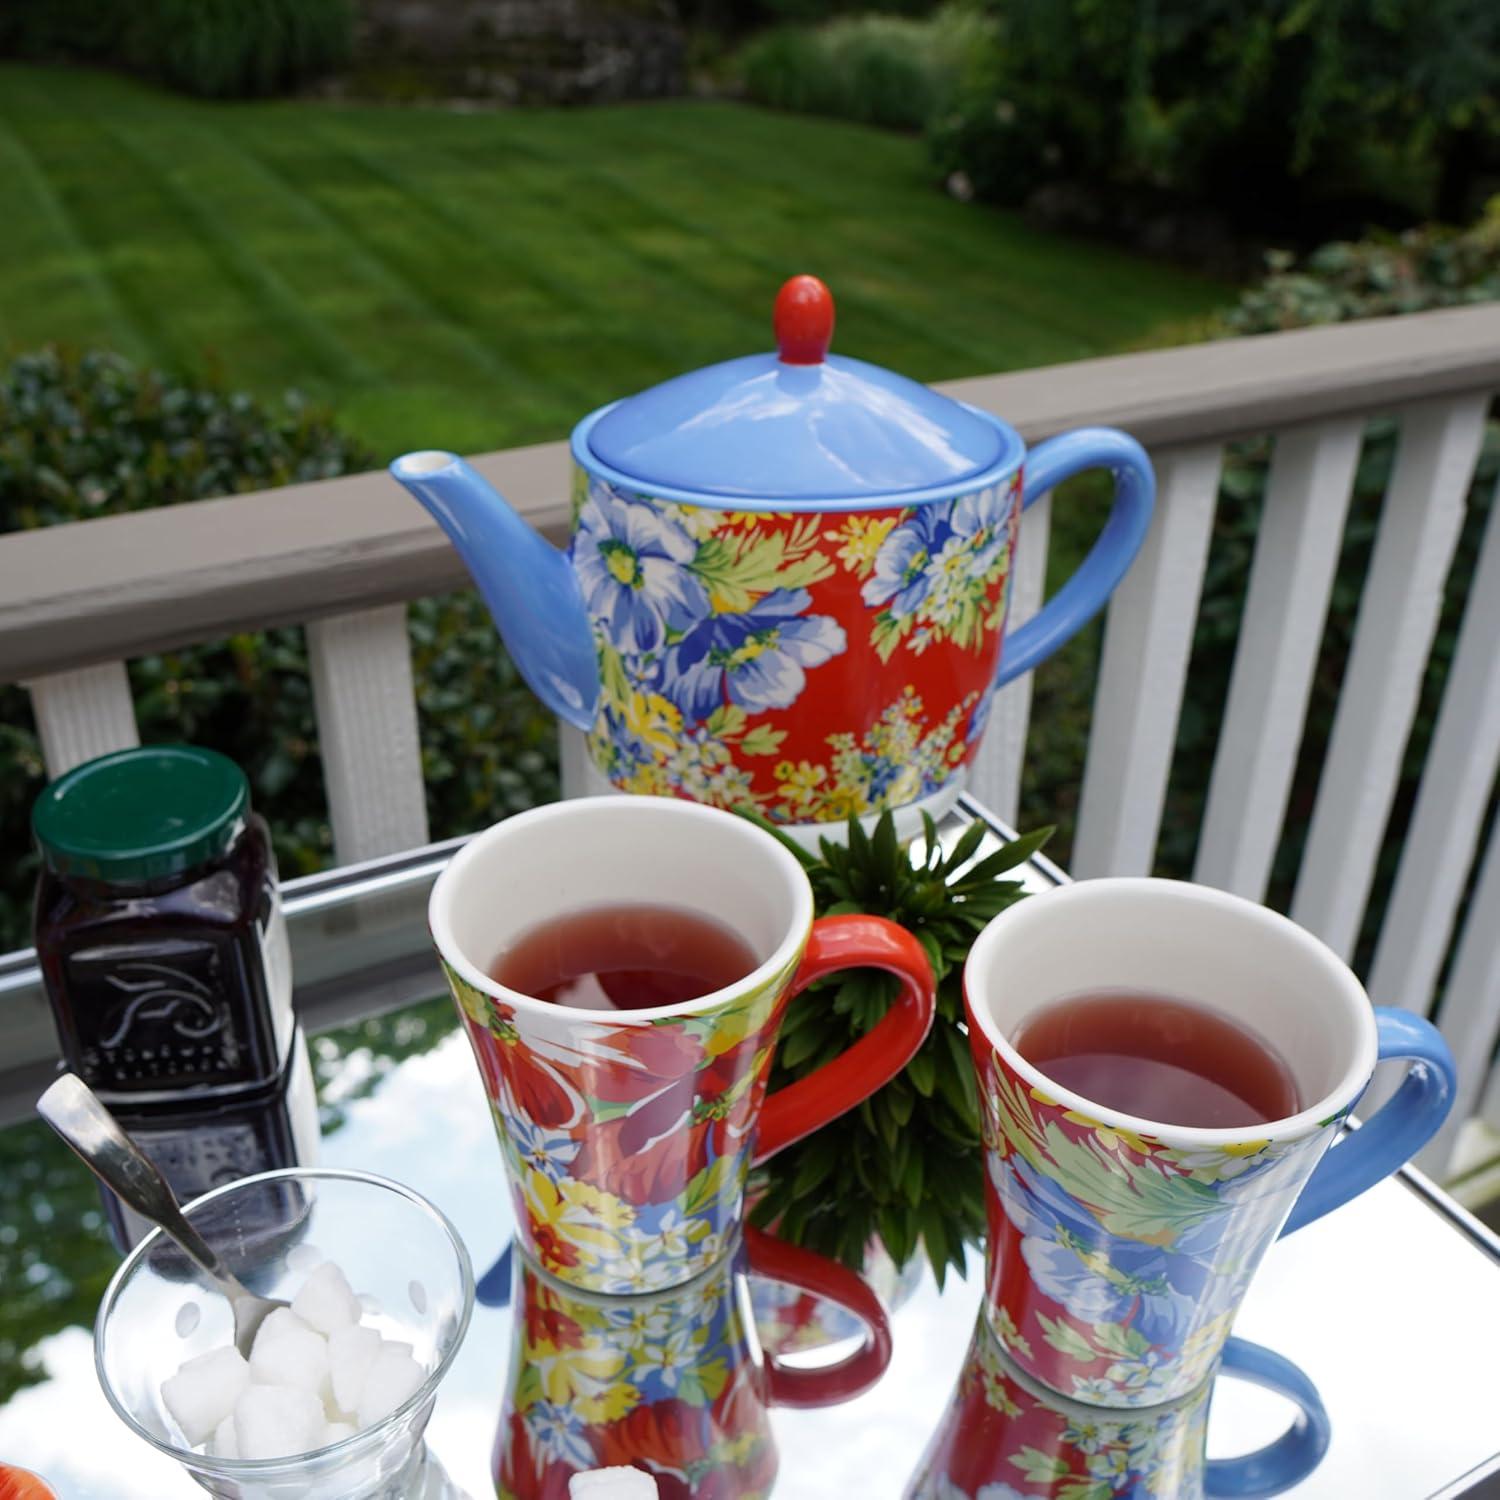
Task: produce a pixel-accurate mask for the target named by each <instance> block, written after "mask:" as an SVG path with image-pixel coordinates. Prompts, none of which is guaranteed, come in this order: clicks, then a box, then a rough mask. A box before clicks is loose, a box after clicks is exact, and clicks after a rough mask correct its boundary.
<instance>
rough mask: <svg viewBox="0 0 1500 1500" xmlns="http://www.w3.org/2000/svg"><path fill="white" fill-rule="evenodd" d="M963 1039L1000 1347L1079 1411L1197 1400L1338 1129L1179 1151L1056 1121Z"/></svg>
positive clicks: (1057, 1110)
mask: <svg viewBox="0 0 1500 1500" xmlns="http://www.w3.org/2000/svg"><path fill="white" fill-rule="evenodd" d="M970 1040H971V1044H972V1045H973V1048H974V1053H975V1062H976V1066H977V1068H978V1071H979V1078H980V1093H981V1098H982V1106H983V1116H984V1133H985V1144H986V1148H987V1150H986V1161H987V1170H988V1173H989V1186H990V1189H991V1191H990V1192H989V1193H988V1195H987V1200H988V1212H989V1221H990V1222H989V1242H990V1253H989V1258H988V1266H987V1274H988V1277H989V1297H988V1301H987V1315H988V1316H989V1319H990V1326H991V1328H992V1330H993V1332H994V1335H995V1337H996V1338H997V1339H998V1340H999V1342H1000V1343H1001V1345H1003V1346H1004V1348H1005V1349H1006V1350H1007V1352H1008V1353H1009V1355H1010V1357H1011V1358H1012V1359H1014V1360H1015V1361H1016V1363H1017V1364H1018V1365H1019V1366H1020V1367H1021V1368H1022V1369H1023V1370H1025V1371H1026V1373H1028V1374H1029V1375H1031V1376H1033V1377H1034V1378H1035V1379H1038V1380H1041V1381H1042V1382H1044V1383H1045V1384H1046V1385H1047V1386H1049V1387H1050V1388H1051V1389H1053V1390H1056V1391H1059V1392H1061V1393H1062V1394H1064V1395H1067V1396H1071V1397H1074V1398H1076V1399H1078V1400H1080V1401H1085V1402H1090V1403H1093V1404H1096V1405H1100V1406H1114V1407H1126V1406H1150V1405H1154V1404H1157V1403H1159V1402H1163V1401H1168V1400H1172V1399H1175V1398H1177V1397H1180V1396H1183V1395H1185V1394H1187V1393H1188V1392H1190V1391H1192V1390H1194V1389H1196V1388H1197V1387H1198V1386H1199V1385H1201V1384H1202V1382H1203V1381H1204V1380H1206V1379H1207V1378H1208V1375H1209V1373H1210V1372H1211V1371H1212V1369H1213V1368H1214V1365H1215V1362H1216V1361H1217V1360H1218V1357H1219V1354H1220V1352H1221V1351H1222V1349H1223V1345H1224V1341H1225V1339H1226V1338H1227V1337H1228V1336H1229V1328H1230V1324H1231V1323H1232V1321H1233V1319H1234V1315H1235V1312H1236V1311H1237V1310H1238V1308H1239V1304H1240V1301H1241V1300H1242V1298H1243V1297H1244V1294H1245V1291H1246V1289H1247V1288H1248V1286H1249V1283H1250V1280H1251V1277H1252V1276H1253V1274H1254V1272H1255V1269H1256V1267H1257V1266H1258V1265H1259V1263H1260V1259H1261V1256H1262V1255H1263V1254H1264V1252H1265V1250H1266V1248H1267V1246H1268V1245H1269V1244H1270V1243H1271V1241H1272V1240H1273V1239H1274V1238H1275V1237H1276V1234H1277V1233H1278V1231H1279V1230H1280V1228H1281V1225H1282V1223H1283V1221H1284V1220H1285V1218H1286V1216H1287V1214H1288V1213H1289V1212H1290V1211H1291V1208H1292V1204H1293V1202H1294V1201H1295V1199H1296V1196H1297V1194H1298V1192H1300V1191H1301V1188H1302V1185H1303V1183H1304V1182H1305V1181H1306V1180H1307V1177H1308V1175H1309V1174H1310V1173H1311V1172H1312V1169H1313V1168H1314V1167H1315V1166H1316V1165H1317V1162H1318V1160H1319V1158H1320V1157H1321V1156H1322V1154H1323V1151H1324V1149H1325V1148H1326V1147H1327V1145H1328V1144H1329V1142H1330V1141H1331V1139H1332V1137H1333V1134H1334V1130H1335V1128H1336V1126H1337V1123H1338V1122H1337V1120H1329V1121H1325V1122H1323V1126H1322V1128H1320V1129H1319V1130H1317V1131H1316V1132H1315V1133H1314V1134H1313V1135H1311V1136H1307V1137H1303V1138H1301V1139H1299V1140H1294V1141H1290V1142H1280V1143H1273V1142H1271V1141H1269V1140H1267V1141H1255V1142H1251V1143H1249V1144H1247V1145H1243V1146H1234V1147H1229V1148H1226V1149H1222V1150H1204V1151H1183V1150H1180V1149H1177V1148H1174V1147H1171V1146H1167V1145H1165V1144H1164V1143H1162V1142H1160V1141H1158V1140H1155V1139H1154V1138H1152V1137H1150V1136H1145V1135H1137V1134H1134V1133H1132V1132H1129V1131H1125V1130H1120V1129H1115V1128H1112V1127H1111V1126H1109V1125H1106V1124H1104V1123H1102V1122H1100V1121H1097V1120H1093V1119H1091V1118H1089V1117H1088V1116H1086V1115H1083V1114H1080V1113H1077V1112H1075V1111H1072V1110H1068V1109H1065V1108H1064V1107H1063V1106H1062V1105H1061V1104H1059V1103H1057V1102H1056V1101H1054V1100H1052V1099H1050V1098H1048V1097H1047V1095H1046V1094H1045V1093H1043V1092H1042V1091H1041V1090H1039V1089H1033V1088H1031V1087H1030V1086H1029V1085H1028V1084H1027V1083H1026V1082H1025V1081H1024V1080H1023V1079H1022V1078H1020V1077H1019V1076H1018V1075H1017V1074H1015V1073H1014V1072H1013V1071H1012V1070H1011V1069H1010V1067H1009V1066H1008V1065H1007V1063H1006V1062H1005V1060H1004V1059H1003V1058H1001V1057H1000V1056H998V1054H996V1053H994V1052H993V1051H992V1049H991V1048H990V1047H989V1045H988V1043H987V1042H985V1041H984V1039H983V1036H982V1033H980V1032H979V1030H978V1028H977V1027H974V1028H971V1031H970Z"/></svg>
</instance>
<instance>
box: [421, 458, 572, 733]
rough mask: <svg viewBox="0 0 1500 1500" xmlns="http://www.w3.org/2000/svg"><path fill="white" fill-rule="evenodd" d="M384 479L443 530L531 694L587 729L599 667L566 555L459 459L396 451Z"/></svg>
mask: <svg viewBox="0 0 1500 1500" xmlns="http://www.w3.org/2000/svg"><path fill="white" fill-rule="evenodd" d="M391 475H392V477H393V478H394V479H395V480H396V481H397V482H398V483H399V484H401V485H404V486H405V487H406V488H407V489H408V490H410V491H411V493H412V494H413V495H415V496H416V497H417V499H418V500H420V501H421V503H422V504H423V505H424V506H425V507H426V508H427V510H428V511H429V512H431V514H432V515H433V517H434V518H435V519H436V521H437V523H438V525H440V526H441V527H442V528H443V530H444V531H445V532H447V534H448V540H449V541H450V542H452V543H453V545H454V547H455V548H457V550H458V555H459V556H460V557H461V558H463V560H464V565H465V566H466V567H467V568H468V570H469V572H470V573H471V574H472V575H473V578H474V582H475V583H476V584H478V585H479V592H480V593H481V594H482V595H483V596H484V602H485V603H486V604H487V605H488V606H489V611H490V614H491V616H492V617H493V619H494V621H495V625H496V627H497V628H498V629H499V631H500V635H501V638H502V639H503V640H504V642H505V645H506V648H507V649H508V650H509V652H510V654H511V656H512V657H513V658H514V660H515V663H516V665H517V666H518V667H519V668H520V669H521V675H522V676H523V677H524V678H525V679H526V681H527V682H528V683H529V684H530V686H531V689H532V691H533V692H534V693H535V694H536V695H537V697H539V698H540V699H541V700H542V702H543V703H545V704H546V705H547V707H548V708H550V709H551V710H552V711H553V713H555V714H556V715H557V716H558V717H559V718H561V719H566V720H567V721H568V722H569V723H570V724H576V725H577V726H578V727H579V728H580V729H592V728H593V725H594V714H595V710H596V709H597V707H598V703H599V667H598V660H597V658H596V656H595V654H594V636H593V631H592V629H591V627H590V625H589V617H588V610H587V609H586V608H585V607H584V602H583V594H582V592H581V591H580V590H579V587H578V578H577V576H576V575H575V574H574V572H573V565H572V563H571V562H570V561H569V560H568V555H567V553H565V552H561V551H559V550H558V549H557V548H556V547H554V546H553V545H552V543H551V542H549V541H547V540H546V538H545V537H542V536H540V535H538V534H537V532H535V531H533V530H532V528H531V527H530V526H528V525H527V524H526V522H525V521H523V520H522V519H521V518H520V516H518V515H517V514H516V512H515V511H514V510H513V509H512V508H511V507H510V505H509V503H508V502H507V501H506V500H505V499H504V498H503V497H502V496H501V495H500V493H499V491H498V490H496V489H495V488H494V486H493V485H491V484H490V483H489V482H488V481H487V480H485V479H483V478H481V476H480V475H479V474H478V473H477V472H476V471H475V470H474V469H472V468H470V466H469V465H468V464H467V463H465V462H464V460H463V459H461V458H460V457H459V456H458V455H457V454H456V453H442V452H437V451H428V452H422V453H407V454H403V455H402V457H400V458H398V459H397V460H396V461H395V462H394V463H393V464H392V465H391Z"/></svg>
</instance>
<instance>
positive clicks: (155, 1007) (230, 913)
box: [32, 745, 294, 1118]
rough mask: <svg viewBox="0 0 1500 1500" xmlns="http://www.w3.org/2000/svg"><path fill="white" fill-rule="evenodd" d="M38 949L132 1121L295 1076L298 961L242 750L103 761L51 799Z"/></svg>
mask: <svg viewBox="0 0 1500 1500" xmlns="http://www.w3.org/2000/svg"><path fill="white" fill-rule="evenodd" d="M32 828H33V831H34V833H35V836H36V841H37V844H38V846H39V848H40V850H41V855H42V864H43V869H42V875H41V878H40V881H39V882H38V886H37V896H36V949H37V956H38V958H39V960H40V963H41V969H42V975H43V978H44V980H45V983H46V987H47V995H48V998H49V1000H50V1001H51V1005H52V1012H53V1016H54V1018H55V1020H56V1023H57V1031H58V1037H59V1040H60V1042H61V1046H62V1051H63V1055H64V1057H65V1058H66V1060H67V1062H68V1065H69V1066H70V1067H71V1068H73V1070H74V1071H75V1072H77V1073H78V1074H79V1075H80V1076H81V1077H82V1078H83V1079H84V1080H85V1082H87V1083H88V1085H89V1086H90V1087H91V1088H92V1089H93V1090H94V1091H95V1092H96V1093H97V1094H99V1096H100V1097H101V1098H102V1099H104V1100H105V1101H106V1102H107V1103H108V1104H109V1105H110V1107H111V1108H112V1109H113V1110H114V1111H115V1112H116V1113H117V1114H120V1115H121V1117H122V1118H124V1117H125V1116H127V1115H133V1114H134V1113H135V1112H136V1111H137V1110H139V1109H141V1108H145V1109H148V1110H149V1109H150V1108H151V1107H153V1106H164V1107H171V1106H174V1105H181V1103H182V1102H183V1101H184V1099H185V1098H193V1099H198V1100H209V1099H212V1100H216V1101H224V1100H226V1099H230V1098H235V1097H238V1096H240V1095H243V1094H249V1093H252V1092H254V1091H256V1090H260V1089H263V1088H265V1087H266V1086H267V1085H270V1084H273V1083H275V1082H276V1081H277V1080H278V1079H280V1078H281V1076H282V1073H283V1070H284V1068H285V1066H286V1064H287V1062H288V1060H289V1057H290V1053H291V1047H292V1037H293V1031H294V1022H293V1016H292V995H291V961H290V955H289V951H288V947H287V937H286V924H285V921H284V919H283V917H282V912H281V902H280V897H279V894H278V890H277V883H276V863H275V859H274V856H273V855H272V852H271V839H270V833H269V830H268V829H267V827H266V824H265V822H264V820H263V819H262V818H260V817H258V816H257V815H256V814H255V813H254V812H252V811H251V809H250V788H249V784H248V782H247V781H246V779H245V774H244V772H243V771H241V770H240V768H239V767H238V766H236V765H235V764H234V762H233V761H231V760H229V759H227V758H226V757H225V756H222V755H219V754H217V753H216V752H214V751H212V750H204V749H199V748H197V747H195V746H189V745H151V746H143V747H140V748H138V749H133V750H120V751H117V752H115V753H114V754H111V755H104V756H100V757H99V758H98V759H97V760H91V761H88V762H87V763H85V764H84V765H81V766H78V767H75V768H74V769H73V770H71V771H69V772H67V773H66V774H65V775H63V776H60V777H58V779H57V780H56V781H54V782H53V783H52V784H51V785H50V786H48V787H47V789H46V790H45V791H44V792H43V793H42V795H41V796H40V797H39V798H38V799H37V802H36V805H35V807H34V808H33V810H32Z"/></svg>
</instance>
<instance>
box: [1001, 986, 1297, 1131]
mask: <svg viewBox="0 0 1500 1500" xmlns="http://www.w3.org/2000/svg"><path fill="white" fill-rule="evenodd" d="M1011 1041H1012V1043H1013V1044H1014V1046H1015V1049H1016V1051H1017V1052H1019V1053H1020V1054H1021V1056H1022V1057H1024V1058H1025V1059H1026V1060H1027V1062H1029V1063H1031V1064H1032V1065H1033V1066H1034V1067H1036V1068H1039V1069H1040V1070H1041V1071H1042V1072H1043V1073H1045V1074H1046V1075H1047V1077H1048V1078H1051V1079H1054V1080H1055V1081H1056V1082H1058V1083H1060V1084H1061V1085H1062V1086H1063V1087H1064V1088H1066V1089H1071V1090H1072V1091H1073V1092H1074V1093H1075V1094H1081V1095H1082V1096H1083V1097H1084V1098H1085V1099H1088V1100H1090V1101H1092V1102H1093V1103H1095V1104H1098V1105H1101V1106H1102V1107H1104V1108H1105V1109H1111V1110H1118V1111H1119V1112H1120V1113H1122V1114H1128V1115H1136V1116H1138V1117H1140V1118H1142V1119H1146V1120H1156V1121H1159V1122H1160V1123H1162V1124H1163V1125H1187V1126H1196V1127H1198V1128H1202V1129H1210V1130H1221V1129H1236V1128H1239V1127H1241V1126H1246V1125H1264V1124H1266V1123H1267V1122H1268V1121H1271V1120H1282V1119H1285V1118H1286V1117H1287V1116H1288V1115H1294V1114H1296V1113H1297V1111H1298V1110H1299V1109H1301V1107H1302V1104H1301V1100H1300V1099H1299V1097H1298V1094H1297V1084H1296V1081H1295V1079H1293V1077H1292V1072H1291V1069H1290V1068H1289V1067H1288V1066H1287V1064H1286V1062H1285V1060H1284V1059H1283V1058H1282V1057H1281V1055H1280V1054H1279V1053H1278V1052H1277V1051H1276V1049H1275V1048H1274V1047H1272V1046H1271V1044H1270V1043H1269V1042H1267V1041H1265V1040H1264V1039H1263V1038H1261V1037H1258V1036H1257V1035H1256V1034H1255V1033H1254V1032H1253V1031H1251V1030H1250V1028H1249V1027H1247V1026H1242V1025H1241V1024H1240V1023H1239V1022H1237V1021H1232V1020H1230V1019H1229V1017H1228V1016H1225V1015H1223V1014H1221V1013H1220V1012H1219V1011H1216V1010H1213V1009H1211V1008H1210V1007H1208V1006H1206V1005H1198V1004H1195V1003H1194V1002H1191V1001H1187V1000H1178V999H1175V998H1173V997H1172V996H1169V995H1158V994H1149V993H1145V992H1141V991H1132V990H1102V991H1096V992H1093V993H1090V994H1084V995H1073V996H1070V997H1069V998H1067V999H1064V1000H1054V1001H1052V1002H1051V1003H1050V1004H1048V1005H1044V1006H1042V1007H1041V1008H1040V1009H1039V1010H1036V1011H1033V1012H1032V1014H1031V1015H1029V1016H1027V1017H1026V1019H1025V1020H1024V1021H1022V1022H1021V1025H1020V1026H1019V1027H1018V1028H1017V1030H1016V1032H1015V1034H1014V1035H1013V1036H1012V1037H1011Z"/></svg>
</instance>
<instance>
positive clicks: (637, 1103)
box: [444, 964, 795, 1294]
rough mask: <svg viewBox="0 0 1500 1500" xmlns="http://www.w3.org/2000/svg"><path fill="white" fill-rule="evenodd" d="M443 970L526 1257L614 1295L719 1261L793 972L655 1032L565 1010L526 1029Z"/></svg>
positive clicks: (732, 1227) (729, 1235) (736, 1214)
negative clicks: (481, 1086) (479, 1079)
mask: <svg viewBox="0 0 1500 1500" xmlns="http://www.w3.org/2000/svg"><path fill="white" fill-rule="evenodd" d="M444 968H445V970H446V972H447V976H448V983H449V985H450V986H451V988H452V990H453V995H454V998H455V999H456V1000H457V1001H458V1005H459V1009H460V1011H461V1012H462V1015H463V1018H464V1022H465V1029H466V1030H467V1032H468V1035H469V1040H470V1043H471V1045H472V1046H473V1049H474V1055H475V1057H476V1059H477V1061H478V1063H479V1069H480V1072H481V1074H482V1075H483V1078H484V1083H485V1089H486V1092H487V1093H488V1095H489V1099H490V1108H491V1111H492V1113H493V1115H494V1120H495V1130H496V1134H497V1135H498V1137H499V1140H500V1148H501V1153H502V1155H503V1156H504V1158H505V1162H506V1166H507V1168H508V1176H509V1179H510V1185H511V1193H512V1197H513V1199H514V1202H515V1207H516V1221H517V1225H518V1233H519V1236H520V1240H521V1243H522V1245H523V1247H524V1248H525V1249H526V1250H527V1252H528V1253H529V1254H531V1255H533V1256H534V1257H535V1258H536V1260H537V1261H538V1262H539V1263H540V1264H541V1265H542V1267H543V1268H544V1269H546V1270H548V1271H551V1272H553V1273H554V1274H556V1275H558V1276H560V1277H561V1278H563V1279H564V1280H566V1281H568V1282H569V1283H571V1284H573V1285H576V1286H583V1287H587V1288H589V1289H590V1290H592V1291H597V1292H606V1293H611V1294H630V1293H639V1292H647V1291H656V1290H659V1289H661V1288H664V1287H670V1286H675V1285H678V1284H680V1283H682V1282H684V1281H687V1280H689V1279H690V1278H691V1277H693V1276H695V1275H697V1274H698V1273H699V1272H701V1271H702V1270H704V1269H705V1268H706V1267H708V1266H710V1265H712V1264H713V1263H714V1262H715V1261H717V1260H719V1259H720V1258H721V1257H722V1256H723V1255H724V1253H725V1251H726V1250H727V1249H728V1247H729V1245H730V1243H731V1241H732V1239H733V1237H734V1235H735V1233H736V1230H737V1226H738V1223H739V1218H740V1207H741V1203H742V1200H743V1197H744V1188H745V1179H746V1176H747V1175H748V1172H749V1166H750V1147H751V1136H750V1132H751V1129H752V1126H753V1124H754V1122H755V1120H756V1119H757V1117H758V1115H759V1113H760V1107H761V1103H762V1101H763V1099H764V1097H765V1091H766V1077H767V1074H768V1072H769V1071H770V1064H771V1052H772V1047H773V1044H774V1037H775V1035H776V1023H777V1021H778V1020H779V1016H780V1011H781V1008H782V1006H783V1005H784V1004H785V998H786V993H787V987H788V985H789V983H790V981H791V977H792V973H793V971H794V969H795V964H793V965H789V966H788V967H787V968H786V969H785V970H784V971H783V972H781V973H780V974H777V975H775V976H773V977H772V979H771V980H769V981H768V982H767V983H765V984H763V985H761V986H760V987H759V988H756V989H752V990H748V991H746V992H744V993H742V994H738V995H736V996H734V997H733V998H731V999H730V1000H728V1001H726V1002H725V1003H724V1004H723V1005H722V1006H720V1007H719V1008H718V1009H717V1010H713V1011H708V1012H699V1013H697V1014H695V1015H691V1016H681V1017H673V1018H671V1019H668V1020H665V1021H661V1022H658V1023H652V1024H641V1023H636V1024H623V1023H618V1022H611V1021H610V1020H608V1019H605V1018H599V1019H595V1018H594V1017H593V1016H592V1015H586V1014H585V1013H583V1012H580V1011H576V1010H568V1009H566V1008H562V1007H559V1008H558V1012H557V1017H556V1019H555V1021H554V1020H553V1018H552V1017H550V1016H543V1017H541V1018H534V1017H532V1016H529V1015H528V1016H525V1017H523V1016H521V1015H519V1014H517V1013H516V1012H515V1011H514V1010H513V1009H512V1008H511V1007H510V1006H508V1005H506V1004H505V1003H504V1002H502V1001H500V1000H497V999H493V998H492V997H490V996H488V995H485V994H483V993H482V992H481V991H479V990H477V989H475V988H474V986H473V985H471V984H469V983H467V982H466V981H465V980H464V979H463V978H462V977H461V976H460V975H459V974H457V973H456V972H455V971H454V970H453V969H452V968H451V967H449V966H448V965H447V964H445V965H444Z"/></svg>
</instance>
